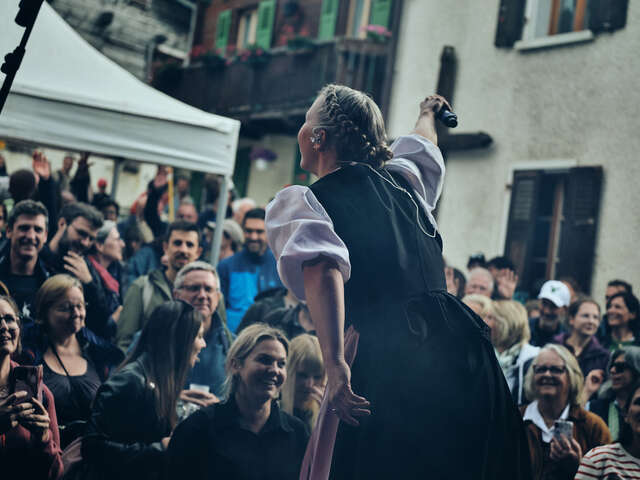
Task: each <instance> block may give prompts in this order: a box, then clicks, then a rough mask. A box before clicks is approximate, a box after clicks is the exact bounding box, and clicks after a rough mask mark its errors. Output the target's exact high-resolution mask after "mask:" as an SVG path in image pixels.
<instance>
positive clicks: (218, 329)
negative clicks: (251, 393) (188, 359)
mask: <svg viewBox="0 0 640 480" xmlns="http://www.w3.org/2000/svg"><path fill="white" fill-rule="evenodd" d="M234 338H235V335H233V334H232V333H231V332H230V331H229V330H228V329H227V327H226V326H225V325H224V323H223V322H222V320H220V316H219V315H218V312H216V313H214V314H213V318H212V319H211V328H209V331H208V332H207V333H206V335H205V337H204V341H205V342H206V344H207V346H206V347H204V348H203V349H202V350H201V351H200V354H199V355H198V358H199V359H200V360H199V362H198V363H196V365H195V366H194V367H193V368H192V369H191V372H190V373H189V376H188V377H187V384H186V386H185V388H189V385H190V384H192V383H196V384H198V385H208V386H209V391H210V392H211V393H213V394H215V395H216V396H218V397H220V395H221V394H222V384H223V383H224V379H225V371H224V362H225V359H226V357H227V352H228V351H229V347H230V346H231V343H232V342H233V339H234Z"/></svg>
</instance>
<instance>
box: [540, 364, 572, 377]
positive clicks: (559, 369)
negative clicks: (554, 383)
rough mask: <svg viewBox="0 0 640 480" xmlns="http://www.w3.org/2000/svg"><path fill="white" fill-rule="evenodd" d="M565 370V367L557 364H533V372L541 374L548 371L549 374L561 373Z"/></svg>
mask: <svg viewBox="0 0 640 480" xmlns="http://www.w3.org/2000/svg"><path fill="white" fill-rule="evenodd" d="M566 370H567V368H566V367H559V366H557V365H534V366H533V373H536V374H539V375H540V374H543V373H546V372H549V373H550V374H551V375H562V374H563V373H564V372H565V371H566Z"/></svg>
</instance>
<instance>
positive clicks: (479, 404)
mask: <svg viewBox="0 0 640 480" xmlns="http://www.w3.org/2000/svg"><path fill="white" fill-rule="evenodd" d="M310 188H311V191H312V192H313V194H314V195H315V197H316V198H317V199H318V201H319V202H320V203H321V204H322V206H323V207H324V209H325V210H326V212H327V214H328V215H329V217H330V218H331V220H332V222H333V226H334V230H335V232H336V233H337V235H338V236H339V237H340V238H341V239H342V240H343V242H344V243H345V244H346V246H347V248H348V251H349V257H350V263H351V278H350V280H349V281H348V282H347V283H346V284H345V319H346V325H345V326H346V327H348V326H349V325H353V326H354V328H355V329H356V330H357V331H358V332H359V334H360V339H359V343H358V348H357V356H356V358H355V361H354V363H353V365H352V370H351V372H352V377H351V383H352V387H353V390H354V392H356V393H357V394H359V395H362V396H364V397H366V398H367V399H368V400H369V401H370V402H371V409H372V415H371V416H370V417H368V418H364V419H362V421H361V425H360V426H359V427H351V426H349V425H346V424H344V423H342V422H341V423H340V426H339V429H338V434H337V438H336V445H335V450H334V455H333V463H332V470H331V477H332V478H336V479H372V478H402V479H413V478H430V479H441V478H456V479H463V478H464V479H487V480H489V479H491V480H494V479H505V480H507V479H508V480H514V479H525V478H530V469H529V461H528V450H527V443H526V437H525V435H524V429H523V424H522V420H521V417H520V414H519V412H518V411H517V409H516V407H515V405H514V404H513V402H512V400H511V395H510V393H509V389H508V386H507V384H506V382H505V379H504V377H503V375H502V372H501V369H500V367H499V365H498V362H497V360H496V357H495V353H494V350H493V347H492V345H491V342H490V337H489V331H488V328H487V327H486V326H485V324H484V322H483V321H482V320H481V319H480V318H479V317H478V316H476V315H475V314H474V313H473V312H472V311H471V310H470V309H469V308H467V307H466V306H465V305H464V304H462V303H461V302H460V301H459V300H458V299H457V298H456V297H454V296H452V295H450V294H448V293H447V291H446V284H445V279H444V264H443V259H442V254H441V250H442V240H441V238H440V236H439V234H437V233H435V231H434V228H433V226H432V225H431V224H430V222H429V221H428V218H427V216H426V214H425V213H424V211H423V210H422V209H420V208H418V205H417V203H416V200H415V198H414V197H412V195H411V194H409V193H408V192H409V191H411V187H410V186H409V184H408V182H406V181H405V179H404V178H403V177H402V176H400V175H397V174H394V175H393V176H392V175H391V173H390V172H389V171H387V170H386V169H380V170H374V169H372V168H370V167H368V166H365V165H351V166H347V167H344V168H342V169H340V170H337V171H336V172H333V173H331V174H329V175H326V176H325V177H323V178H321V179H320V180H318V181H317V182H316V183H314V184H313V185H312V186H311V187H310Z"/></svg>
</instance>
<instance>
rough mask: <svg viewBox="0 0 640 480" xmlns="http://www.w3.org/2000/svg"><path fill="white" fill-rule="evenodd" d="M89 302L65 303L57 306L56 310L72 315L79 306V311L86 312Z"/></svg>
mask: <svg viewBox="0 0 640 480" xmlns="http://www.w3.org/2000/svg"><path fill="white" fill-rule="evenodd" d="M88 305H89V304H88V303H86V302H85V303H63V304H61V305H58V306H57V307H55V310H56V311H57V312H60V313H66V314H67V315H71V314H72V313H73V312H74V311H75V309H76V308H77V309H78V310H79V311H81V312H84V311H85V310H86V309H87V306H88Z"/></svg>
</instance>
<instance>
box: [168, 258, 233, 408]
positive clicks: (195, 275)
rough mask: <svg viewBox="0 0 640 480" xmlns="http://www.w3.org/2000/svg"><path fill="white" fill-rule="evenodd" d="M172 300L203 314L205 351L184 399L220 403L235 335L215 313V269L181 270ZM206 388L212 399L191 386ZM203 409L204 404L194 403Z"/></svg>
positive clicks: (217, 296) (217, 291)
mask: <svg viewBox="0 0 640 480" xmlns="http://www.w3.org/2000/svg"><path fill="white" fill-rule="evenodd" d="M173 296H174V297H175V298H176V299H178V300H184V301H185V302H187V303H189V304H190V305H191V306H193V308H195V309H196V310H198V311H199V312H200V313H201V314H202V319H203V320H202V325H203V329H204V340H205V342H206V343H207V345H206V347H205V348H204V349H203V350H202V352H200V361H199V362H198V363H197V364H196V365H195V367H193V369H191V371H190V372H189V377H188V378H187V384H186V385H187V388H189V392H188V393H187V394H185V393H184V392H183V396H182V398H183V399H186V400H188V401H193V400H191V398H190V397H195V398H196V399H198V400H204V401H205V402H206V401H210V400H217V398H216V397H220V396H221V395H222V384H223V383H224V378H225V373H224V361H225V358H226V356H227V353H228V352H229V348H230V346H231V342H232V341H233V338H234V337H233V334H232V333H231V332H230V331H229V329H228V328H227V326H226V325H225V324H224V322H223V321H222V319H221V318H220V315H219V314H218V312H217V311H216V310H217V308H218V303H219V301H220V282H219V280H218V274H217V273H216V270H215V268H213V267H212V266H211V265H210V264H208V263H206V262H200V261H197V262H192V263H188V264H187V265H185V266H184V267H182V268H181V269H180V271H179V272H178V274H177V275H176V279H175V281H174V283H173ZM192 384H195V385H204V386H206V387H208V389H209V392H210V393H211V394H213V395H215V396H216V397H213V395H201V394H200V392H197V391H195V390H194V389H191V388H190V387H189V386H190V385H192ZM195 403H198V404H200V405H203V404H202V403H201V402H197V401H196V402H195Z"/></svg>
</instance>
